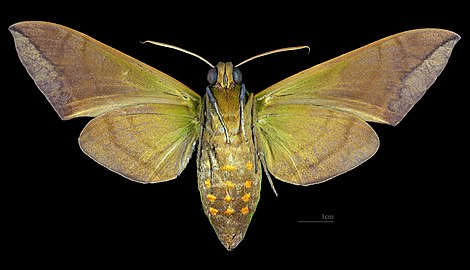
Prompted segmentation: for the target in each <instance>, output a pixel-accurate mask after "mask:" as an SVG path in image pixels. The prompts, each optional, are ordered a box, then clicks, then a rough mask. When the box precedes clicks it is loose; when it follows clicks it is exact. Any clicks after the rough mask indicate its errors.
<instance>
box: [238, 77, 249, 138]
mask: <svg viewBox="0 0 470 270" xmlns="http://www.w3.org/2000/svg"><path fill="white" fill-rule="evenodd" d="M246 94H247V92H246V88H245V84H244V83H242V89H241V91H240V98H239V101H240V125H239V129H238V130H239V132H241V133H242V134H243V138H245V141H248V139H247V138H246V133H245V113H244V108H245V96H246Z"/></svg>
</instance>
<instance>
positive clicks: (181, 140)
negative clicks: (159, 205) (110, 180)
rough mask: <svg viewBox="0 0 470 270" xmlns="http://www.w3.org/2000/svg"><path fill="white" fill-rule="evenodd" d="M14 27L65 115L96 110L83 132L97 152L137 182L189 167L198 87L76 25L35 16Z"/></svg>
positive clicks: (28, 63) (25, 57) (22, 52)
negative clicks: (68, 26)
mask: <svg viewBox="0 0 470 270" xmlns="http://www.w3.org/2000/svg"><path fill="white" fill-rule="evenodd" d="M9 29H10V31H11V33H12V35H13V37H14V39H15V45H16V49H17V52H18V55H19V57H20V60H21V62H22V63H23V65H24V66H25V68H26V70H27V71H28V73H29V75H30V76H31V77H32V78H33V80H34V81H35V83H36V85H37V86H38V88H39V89H40V90H41V92H42V93H43V94H44V95H45V96H46V98H47V99H48V101H49V102H50V103H51V105H52V106H53V107H54V109H55V110H56V112H57V113H58V114H59V116H60V117H61V118H62V119H71V118H74V117H79V116H92V117H96V116H98V117H97V118H95V119H93V120H92V121H91V122H90V123H89V124H88V125H87V126H86V128H85V129H84V130H83V132H82V134H81V137H80V145H81V147H82V150H83V151H84V152H85V153H86V154H88V155H89V156H90V157H91V158H93V159H94V160H95V161H97V162H98V163H100V164H102V165H103V166H105V167H107V168H109V169H111V170H113V171H115V172H117V173H119V174H122V175H124V176H126V177H128V178H130V179H132V180H135V181H139V182H158V181H165V180H170V179H174V178H176V177H177V175H178V174H179V173H180V172H181V171H182V170H183V169H184V168H185V166H186V164H187V162H188V159H189V157H190V156H191V153H192V149H193V146H194V144H195V142H196V139H197V137H198V134H199V128H200V120H199V110H200V103H201V97H200V96H199V95H198V94H197V93H195V92H194V91H192V90H191V89H189V88H188V87H186V86H185V85H183V84H182V83H180V82H178V81H177V80H175V79H173V78H172V77H170V76H168V75H166V74H164V73H162V72H160V71H158V70H156V69H154V68H152V67H150V66H148V65H146V64H144V63H142V62H140V61H138V60H136V59H134V58H132V57H130V56H128V55H126V54H124V53H121V52H119V51H117V50H115V49H113V48H111V47H109V46H107V45H105V44H103V43H100V42H98V41H96V40H94V39H92V38H91V37H89V36H86V35H84V34H82V33H80V32H77V31H75V30H72V29H70V28H67V27H64V26H61V25H57V24H53V23H47V22H33V21H32V22H21V23H17V24H14V25H12V26H11V27H10V28H9ZM163 164H165V165H167V166H163Z"/></svg>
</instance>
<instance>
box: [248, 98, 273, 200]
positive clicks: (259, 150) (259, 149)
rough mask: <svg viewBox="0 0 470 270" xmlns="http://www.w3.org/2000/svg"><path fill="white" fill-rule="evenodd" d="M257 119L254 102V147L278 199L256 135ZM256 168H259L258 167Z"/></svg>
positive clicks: (252, 128) (256, 160) (252, 126)
mask: <svg viewBox="0 0 470 270" xmlns="http://www.w3.org/2000/svg"><path fill="white" fill-rule="evenodd" d="M257 117H258V116H257V115H256V102H253V111H252V121H251V123H252V124H251V130H252V134H253V144H254V147H255V155H257V156H258V158H259V160H260V161H261V165H262V166H261V167H263V170H264V173H265V174H266V177H267V178H268V181H269V185H271V188H272V190H273V192H274V195H276V197H278V195H277V191H276V188H275V187H274V182H273V179H271V175H270V174H269V172H268V166H267V165H266V159H265V157H264V151H263V149H262V148H261V147H260V146H259V145H258V133H256V128H255V123H256V122H257V121H258V118H257ZM255 162H258V159H256V158H255ZM256 165H257V164H256ZM256 168H258V166H256Z"/></svg>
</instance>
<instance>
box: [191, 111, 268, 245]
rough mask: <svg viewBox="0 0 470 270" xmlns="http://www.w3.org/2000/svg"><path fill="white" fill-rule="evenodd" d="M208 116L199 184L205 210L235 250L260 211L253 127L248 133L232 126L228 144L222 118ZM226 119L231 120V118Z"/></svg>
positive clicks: (217, 229)
mask: <svg viewBox="0 0 470 270" xmlns="http://www.w3.org/2000/svg"><path fill="white" fill-rule="evenodd" d="M206 115H208V117H207V119H206V123H205V124H204V129H203V134H202V138H201V141H200V143H201V146H200V153H198V186H199V191H200V193H201V200H202V205H203V210H204V213H205V214H206V215H207V217H208V218H209V220H210V223H211V224H212V226H213V227H214V230H215V232H216V234H217V236H218V238H219V240H220V241H221V242H222V244H223V245H224V246H225V247H226V248H227V249H228V250H231V249H233V248H235V247H236V246H237V245H238V243H240V241H241V240H242V239H243V237H244V236H245V233H246V230H247V229H248V225H249V224H250V221H251V217H252V216H253V213H254V212H255V210H256V206H257V204H258V200H259V196H260V189H261V166H260V164H259V161H258V160H257V157H256V155H255V149H254V145H253V138H252V134H251V127H247V128H245V130H246V134H245V135H246V136H243V134H242V133H241V132H239V130H238V128H233V129H229V135H230V141H231V142H230V143H227V142H226V139H225V134H224V132H223V130H222V129H221V128H220V127H219V125H220V121H219V120H218V119H217V117H216V116H214V115H212V114H211V113H210V110H208V111H207V114H206ZM234 118H237V117H234ZM224 120H225V121H226V122H227V120H228V121H230V119H229V118H228V117H227V118H226V117H224ZM231 120H232V121H236V119H231ZM249 120H251V119H249ZM249 122H251V121H249ZM227 126H232V127H233V126H236V125H228V124H227ZM245 137H246V139H247V140H245Z"/></svg>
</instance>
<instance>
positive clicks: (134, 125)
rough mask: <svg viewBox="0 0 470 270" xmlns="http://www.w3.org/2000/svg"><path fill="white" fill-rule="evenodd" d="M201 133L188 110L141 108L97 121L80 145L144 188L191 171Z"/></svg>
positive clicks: (133, 108)
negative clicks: (194, 152)
mask: <svg viewBox="0 0 470 270" xmlns="http://www.w3.org/2000/svg"><path fill="white" fill-rule="evenodd" d="M199 128H200V124H199V120H198V119H197V118H195V117H194V116H193V115H192V113H191V112H190V111H189V110H188V108H187V107H185V106H176V105H165V104H164V105H161V104H160V105H158V104H149V105H139V106H132V107H128V108H124V109H120V110H115V111H111V112H109V113H106V114H104V115H101V116H99V117H97V118H94V119H93V120H91V121H90V122H89V123H88V124H87V126H86V127H85V128H84V129H83V131H82V133H81V135H80V139H79V142H80V147H81V148H82V150H83V152H85V153H86V154H87V155H89V156H90V157H91V158H92V159H94V160H95V161H96V162H98V163H99V164H101V165H103V166H105V167H107V168H108V169H110V170H112V171H114V172H116V173H119V174H121V175H123V176H125V177H127V178H129V179H131V180H134V181H138V182H142V183H152V182H161V181H166V180H171V179H174V178H176V177H177V176H178V175H179V174H180V173H181V172H182V170H183V169H184V168H185V167H186V165H187V163H188V161H189V158H190V157H191V153H192V151H193V148H194V144H195V142H196V139H197V136H198V134H199Z"/></svg>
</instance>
